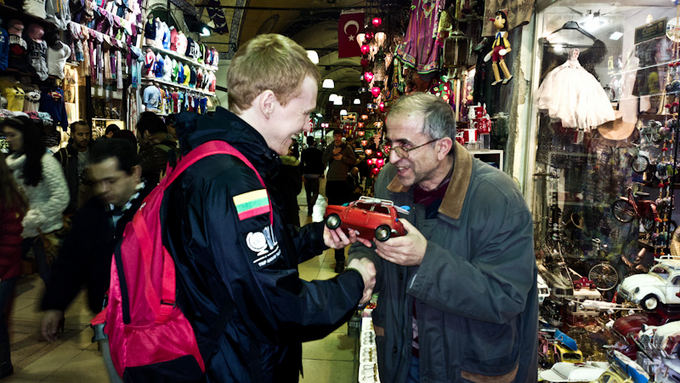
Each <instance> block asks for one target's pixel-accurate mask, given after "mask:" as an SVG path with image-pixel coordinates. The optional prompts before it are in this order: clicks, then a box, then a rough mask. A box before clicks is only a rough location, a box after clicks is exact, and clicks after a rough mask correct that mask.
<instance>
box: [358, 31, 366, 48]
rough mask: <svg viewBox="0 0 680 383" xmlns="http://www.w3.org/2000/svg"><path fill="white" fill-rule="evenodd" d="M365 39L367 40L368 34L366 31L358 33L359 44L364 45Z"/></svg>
mask: <svg viewBox="0 0 680 383" xmlns="http://www.w3.org/2000/svg"><path fill="white" fill-rule="evenodd" d="M364 41H366V34H365V33H364V32H361V33H359V34H357V44H359V46H362V45H364Z"/></svg>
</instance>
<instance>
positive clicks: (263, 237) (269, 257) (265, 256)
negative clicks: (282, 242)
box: [245, 225, 281, 268]
mask: <svg viewBox="0 0 680 383" xmlns="http://www.w3.org/2000/svg"><path fill="white" fill-rule="evenodd" d="M245 240H246V245H247V246H248V249H250V251H252V252H253V254H252V255H253V257H252V258H253V263H254V264H256V265H257V266H258V267H260V268H262V267H264V266H267V265H269V264H271V263H272V262H274V261H275V260H276V259H277V258H278V257H279V256H280V255H281V249H280V248H279V242H278V240H277V239H276V237H275V236H274V230H273V229H272V227H271V225H269V226H266V227H264V228H263V229H262V231H251V232H250V233H248V234H246V238H245Z"/></svg>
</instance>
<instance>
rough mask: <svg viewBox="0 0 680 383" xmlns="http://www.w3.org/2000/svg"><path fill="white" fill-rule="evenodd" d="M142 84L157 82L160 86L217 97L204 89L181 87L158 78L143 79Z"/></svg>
mask: <svg viewBox="0 0 680 383" xmlns="http://www.w3.org/2000/svg"><path fill="white" fill-rule="evenodd" d="M142 82H146V83H151V82H157V83H159V84H163V85H167V86H173V87H175V88H180V89H184V90H188V91H191V92H196V93H200V94H204V95H206V96H210V97H214V96H215V93H214V92H208V91H205V90H202V89H197V88H191V87H188V86H186V85H180V84H177V83H174V82H171V81H165V80H161V79H158V78H149V77H142Z"/></svg>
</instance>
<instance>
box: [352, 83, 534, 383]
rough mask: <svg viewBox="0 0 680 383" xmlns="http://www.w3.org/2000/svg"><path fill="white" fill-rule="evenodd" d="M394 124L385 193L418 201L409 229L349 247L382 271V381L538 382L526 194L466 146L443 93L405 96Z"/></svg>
mask: <svg viewBox="0 0 680 383" xmlns="http://www.w3.org/2000/svg"><path fill="white" fill-rule="evenodd" d="M386 125H387V139H388V141H389V142H390V143H391V145H392V151H391V152H390V164H389V165H387V166H386V167H385V168H384V169H383V170H382V172H381V173H380V175H379V176H378V179H377V181H376V187H375V194H376V197H379V198H384V199H389V200H392V201H394V203H395V204H396V205H408V206H410V207H411V213H410V214H409V215H408V216H406V217H402V218H401V221H402V222H403V224H404V226H405V228H406V230H407V232H408V233H407V234H406V235H405V236H401V237H395V238H392V239H389V240H387V241H386V242H378V241H376V242H375V246H374V247H371V248H368V247H365V246H363V245H361V244H354V245H353V246H352V248H351V249H350V253H349V258H350V260H351V259H356V258H368V259H370V260H372V261H373V263H374V264H375V266H376V269H377V284H376V286H377V287H376V288H377V290H378V292H379V294H380V295H379V298H378V306H377V308H376V309H375V310H374V311H373V321H374V327H375V331H376V335H377V345H378V361H379V363H378V367H379V372H380V380H381V381H384V382H393V383H406V382H409V383H410V382H419V381H420V378H421V377H422V380H423V381H428V382H468V381H470V382H501V383H502V382H535V381H536V379H537V378H536V373H537V361H536V356H537V354H536V345H537V324H538V299H537V291H536V274H537V272H536V264H535V258H534V251H533V229H532V218H531V214H530V213H529V209H528V208H527V206H526V204H525V202H524V198H523V197H522V194H521V193H520V191H519V190H518V188H517V186H516V185H515V182H514V181H513V180H512V179H511V178H510V177H508V176H507V175H506V174H504V173H503V172H501V171H500V170H498V169H496V168H493V167H491V166H489V165H487V164H485V163H483V162H481V161H479V160H477V159H475V158H474V157H473V156H472V155H471V154H470V153H469V152H468V151H467V150H466V149H465V148H464V147H463V146H461V145H459V144H457V143H456V141H455V140H454V137H455V133H456V128H455V119H454V115H453V111H452V109H451V107H450V106H449V105H448V104H447V103H446V102H444V101H443V100H441V99H440V98H438V97H435V96H433V95H430V94H424V93H416V94H412V95H408V96H404V97H402V98H401V99H400V100H399V101H398V102H397V103H396V104H395V105H394V106H392V108H391V110H390V113H389V115H388V117H387V121H386Z"/></svg>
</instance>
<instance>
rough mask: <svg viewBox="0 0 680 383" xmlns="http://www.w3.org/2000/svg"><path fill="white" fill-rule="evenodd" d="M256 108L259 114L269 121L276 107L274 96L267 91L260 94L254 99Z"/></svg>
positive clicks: (276, 101) (276, 102)
mask: <svg viewBox="0 0 680 383" xmlns="http://www.w3.org/2000/svg"><path fill="white" fill-rule="evenodd" d="M255 102H256V103H257V108H258V110H259V112H260V113H261V114H262V115H263V116H264V117H265V118H267V119H270V118H271V116H272V114H274V109H275V108H276V106H277V105H278V100H277V99H276V95H275V94H274V92H272V91H271V90H269V89H267V90H265V91H264V92H262V93H260V94H259V95H258V96H257V97H256V98H255Z"/></svg>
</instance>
